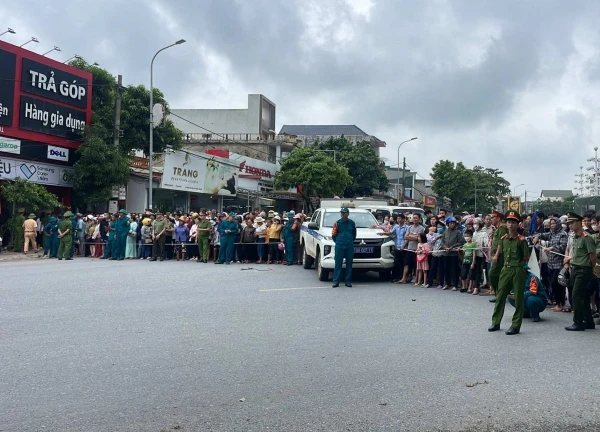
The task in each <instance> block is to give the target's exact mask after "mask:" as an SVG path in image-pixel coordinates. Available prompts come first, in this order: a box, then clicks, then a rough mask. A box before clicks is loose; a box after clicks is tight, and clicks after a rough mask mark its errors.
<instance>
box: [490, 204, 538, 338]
mask: <svg viewBox="0 0 600 432" xmlns="http://www.w3.org/2000/svg"><path fill="white" fill-rule="evenodd" d="M519 222H521V216H520V215H519V213H517V212H516V211H509V212H508V213H506V225H507V228H508V233H507V234H504V235H503V236H502V238H501V239H500V241H499V242H498V245H497V248H496V253H495V255H494V258H493V259H492V262H493V263H494V265H498V266H502V269H501V271H500V280H499V283H498V288H496V290H497V291H496V304H495V305H494V314H493V315H492V326H491V327H490V328H488V331H491V332H493V331H497V330H500V322H501V321H502V317H503V316H504V306H505V305H506V298H507V297H508V295H509V294H510V292H511V291H513V292H514V299H515V313H514V315H513V320H512V325H511V326H510V328H509V329H508V331H506V334H507V335H516V334H518V333H519V332H520V330H521V323H522V322H523V313H524V311H525V276H526V271H525V269H524V267H523V266H524V265H525V264H527V263H528V262H529V254H530V253H529V245H528V244H527V240H525V237H523V236H522V235H520V234H519V233H518V232H517V229H518V228H519ZM501 256H502V258H503V261H502V262H500V257H501Z"/></svg>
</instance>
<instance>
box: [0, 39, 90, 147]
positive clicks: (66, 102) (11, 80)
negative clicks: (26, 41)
mask: <svg viewBox="0 0 600 432" xmlns="http://www.w3.org/2000/svg"><path fill="white" fill-rule="evenodd" d="M91 120H92V74H91V73H89V72H86V71H82V70H80V69H77V68H74V67H71V66H67V65H65V64H63V63H60V62H58V61H56V60H52V59H50V58H47V57H44V56H41V55H39V54H36V53H33V52H31V51H28V50H26V49H23V48H19V47H17V46H15V45H11V44H9V43H6V42H3V41H0V135H1V136H5V137H9V138H17V139H21V140H24V141H39V142H42V143H46V144H50V145H57V146H62V147H70V148H74V149H76V148H78V147H79V145H80V142H81V139H82V136H83V131H84V130H85V127H86V126H88V125H89V124H90V122H91Z"/></svg>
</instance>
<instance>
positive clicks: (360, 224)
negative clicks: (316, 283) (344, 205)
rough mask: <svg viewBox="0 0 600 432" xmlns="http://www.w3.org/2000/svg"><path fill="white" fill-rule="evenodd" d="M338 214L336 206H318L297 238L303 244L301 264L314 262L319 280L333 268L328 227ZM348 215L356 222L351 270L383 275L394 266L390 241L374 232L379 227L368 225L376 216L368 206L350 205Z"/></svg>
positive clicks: (332, 247) (305, 266)
mask: <svg viewBox="0 0 600 432" xmlns="http://www.w3.org/2000/svg"><path fill="white" fill-rule="evenodd" d="M340 217H341V216H340V208H339V207H337V208H320V209H318V210H317V211H315V212H314V214H313V216H312V218H311V220H310V222H305V223H304V224H303V225H302V232H301V234H300V242H301V244H302V245H303V246H304V254H303V256H302V262H303V264H304V268H305V269H310V268H311V267H312V265H313V264H315V267H316V269H317V274H318V276H319V280H321V281H326V280H328V278H329V273H330V272H331V271H332V270H333V269H334V268H335V261H334V254H335V243H334V241H333V239H332V237H331V231H332V229H333V224H334V223H335V222H336V221H337V220H338V219H340ZM349 217H350V219H352V220H353V221H354V223H355V224H356V240H355V241H354V261H353V264H352V268H353V270H359V271H376V272H379V275H380V277H381V278H382V279H387V278H388V277H389V275H390V271H391V269H392V267H393V266H394V242H393V241H392V240H390V238H389V237H387V236H381V235H378V234H377V233H380V232H382V230H381V229H378V228H371V227H372V226H374V225H377V220H376V219H375V217H374V216H373V214H372V213H371V212H370V211H369V210H367V209H362V208H350V215H349ZM344 267H345V264H344Z"/></svg>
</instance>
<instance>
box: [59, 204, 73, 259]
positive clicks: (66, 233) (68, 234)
mask: <svg viewBox="0 0 600 432" xmlns="http://www.w3.org/2000/svg"><path fill="white" fill-rule="evenodd" d="M71 216H73V213H72V212H70V211H67V212H65V214H64V215H63V219H62V220H61V221H60V223H59V224H58V238H59V241H60V246H59V247H58V260H59V261H60V260H62V259H63V258H65V259H66V260H67V261H69V260H72V259H73V258H71V243H72V242H73V232H72V225H71Z"/></svg>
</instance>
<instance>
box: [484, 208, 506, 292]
mask: <svg viewBox="0 0 600 432" xmlns="http://www.w3.org/2000/svg"><path fill="white" fill-rule="evenodd" d="M503 219H504V215H503V214H502V213H500V212H499V211H495V210H494V211H493V212H492V225H493V226H494V234H493V235H492V253H491V256H494V255H495V254H496V250H497V249H498V245H499V244H500V239H501V238H502V237H503V236H504V235H506V234H508V229H507V228H506V226H505V225H504V224H503V223H502V220H503ZM503 262H504V257H503V256H502V253H500V255H499V256H498V263H497V264H494V263H492V266H491V267H490V272H489V276H490V280H489V281H488V283H489V284H490V286H491V290H493V291H494V292H490V294H494V293H496V292H497V290H498V284H499V283H500V272H501V271H502V263H503ZM495 301H496V299H495V298H494V299H491V300H490V302H491V303H494V302H495Z"/></svg>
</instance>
